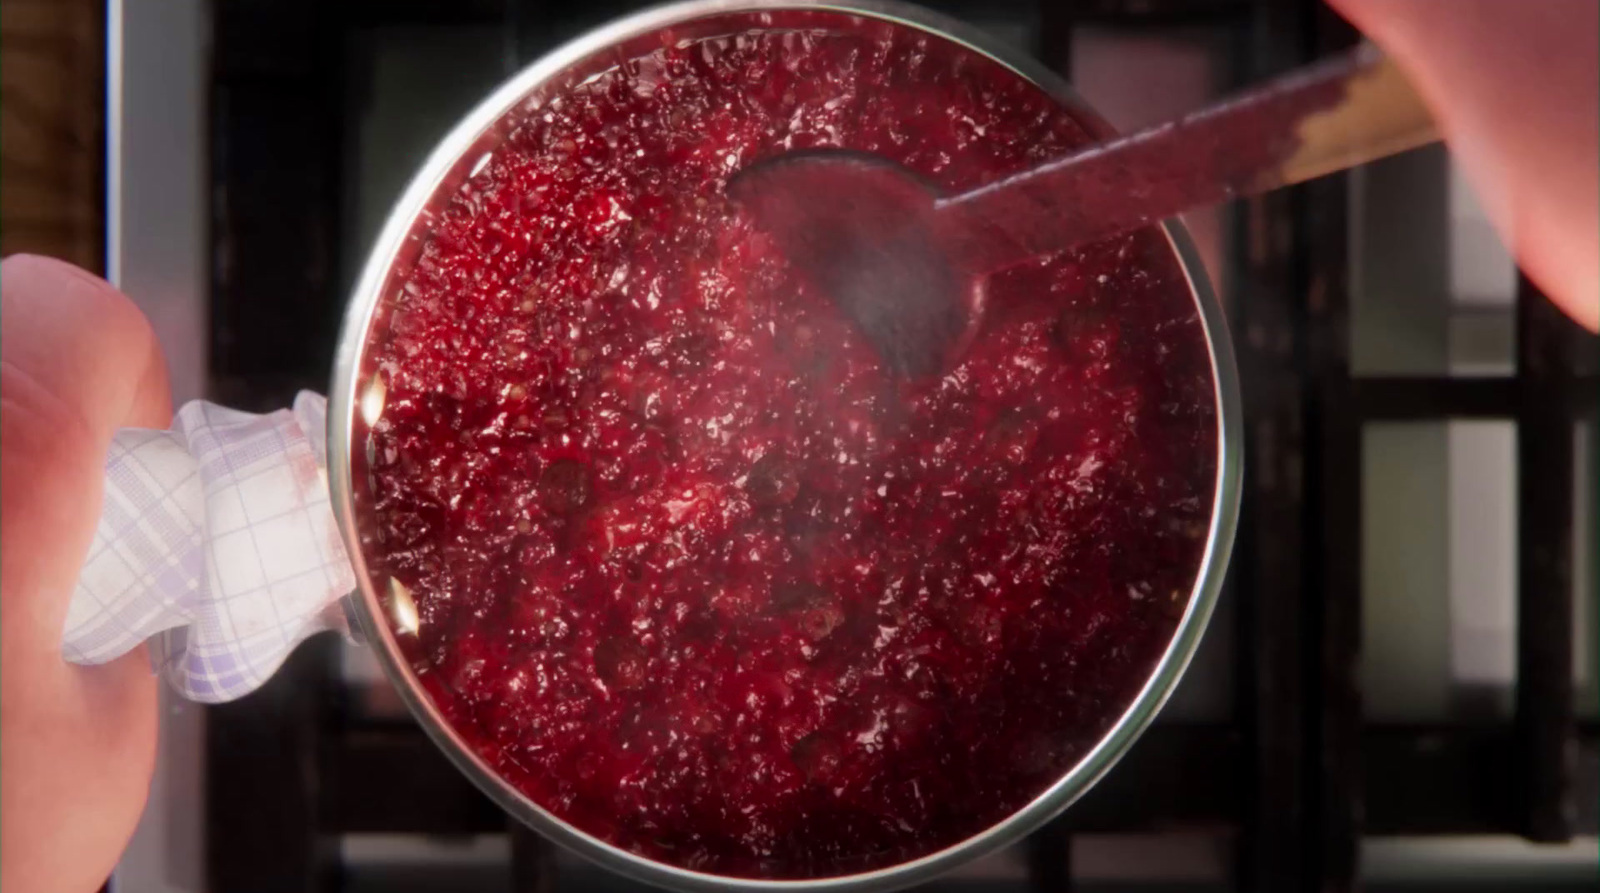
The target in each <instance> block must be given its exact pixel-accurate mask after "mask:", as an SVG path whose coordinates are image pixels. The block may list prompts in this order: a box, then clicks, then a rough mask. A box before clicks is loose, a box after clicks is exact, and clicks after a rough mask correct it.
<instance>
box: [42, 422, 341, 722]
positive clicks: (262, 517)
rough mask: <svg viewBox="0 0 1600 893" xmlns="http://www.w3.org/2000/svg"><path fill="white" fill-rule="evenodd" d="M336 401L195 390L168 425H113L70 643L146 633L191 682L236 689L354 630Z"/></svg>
mask: <svg viewBox="0 0 1600 893" xmlns="http://www.w3.org/2000/svg"><path fill="white" fill-rule="evenodd" d="M326 414H327V401H326V400H325V399H324V398H323V397H321V396H320V395H317V394H312V393H307V392H302V393H301V394H300V395H299V396H298V397H297V398H296V399H295V402H294V409H293V410H287V409H285V410H279V411H278V412H273V413H268V414H266V415H253V414H251V413H244V412H237V411H235V410H231V409H225V408H223V407H221V406H217V405H215V404H212V403H206V402H204V401H199V400H197V401H194V402H192V403H188V404H185V405H184V407H183V408H182V409H180V410H179V411H178V414H177V416H176V417H175V418H174V419H173V424H172V429H171V430H169V431H152V430H147V429H138V428H128V429H124V430H122V431H120V432H118V433H117V435H116V437H115V439H114V440H113V441H112V444H111V452H110V454H109V456H108V457H107V461H106V489H105V501H104V503H103V506H102V508H101V514H100V525H99V527H98V529H96V531H95V536H94V545H93V546H92V547H91V548H90V551H89V559H88V561H87V562H86V563H85V564H84V567H83V574H82V576H80V577H79V579H78V586H77V589H76V591H74V592H73V595H72V603H71V606H70V607H69V609H68V611H67V626H66V632H65V635H64V638H63V642H62V648H61V650H62V653H63V654H64V655H65V657H66V659H67V660H69V661H72V662H73V663H77V664H99V663H105V662H106V661H109V660H112V659H113V658H116V657H119V656H121V655H123V654H126V653H127V652H128V651H131V650H132V649H134V648H137V647H139V646H140V645H141V644H143V643H145V642H147V641H148V642H149V643H150V648H151V654H152V660H153V661H154V663H155V665H156V669H157V671H158V672H159V673H161V675H162V676H163V677H165V678H166V680H167V682H169V683H170V684H171V685H172V686H173V687H174V688H176V689H177V690H178V691H179V692H180V693H182V694H183V695H184V696H185V697H187V698H191V699H193V700H196V701H206V702H218V701H229V700H232V699H234V698H238V697H240V696H242V695H245V694H248V693H249V692H251V691H254V690H255V689H256V688H257V687H259V686H260V685H261V684H262V683H264V682H266V680H267V678H268V677H270V676H271V675H272V674H273V672H274V671H276V670H277V669H278V667H279V665H281V664H282V663H283V660H284V658H286V657H288V655H289V652H290V651H292V650H293V649H294V647H295V646H296V645H298V644H300V642H301V641H302V640H304V639H305V638H306V637H307V636H310V635H312V634H313V633H317V632H321V631H323V630H327V629H340V630H345V629H347V627H346V621H345V617H344V614H343V610H342V608H341V606H340V604H339V598H340V596H342V595H344V594H345V593H347V592H349V591H350V590H351V589H352V588H354V586H355V574H354V572H353V571H352V569H351V567H350V560H349V558H348V556H347V555H346V553H345V549H344V544H343V542H341V541H340V538H339V530H338V527H337V525H336V524H335V523H334V518H333V511H332V509H331V508H330V506H329V502H328V475H327V451H326V439H325V436H324V431H325V430H326V425H325V418H326Z"/></svg>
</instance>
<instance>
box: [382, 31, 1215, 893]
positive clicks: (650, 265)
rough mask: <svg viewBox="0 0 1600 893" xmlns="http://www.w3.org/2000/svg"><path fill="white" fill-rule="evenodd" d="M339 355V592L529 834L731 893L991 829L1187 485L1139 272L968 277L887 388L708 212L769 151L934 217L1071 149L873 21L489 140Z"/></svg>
mask: <svg viewBox="0 0 1600 893" xmlns="http://www.w3.org/2000/svg"><path fill="white" fill-rule="evenodd" d="M515 114H516V115H517V116H518V117H516V118H515V119H514V121H513V122H512V126H511V127H510V129H509V130H508V135H507V137H506V140H505V142H504V144H503V145H502V146H501V147H500V148H499V149H497V150H496V151H495V152H494V154H493V156H492V158H491V159H490V160H488V161H487V163H486V164H485V165H483V166H482V168H481V170H480V171H478V172H477V173H476V174H475V175H474V176H473V177H472V179H471V180H470V182H469V183H468V184H467V185H466V186H464V187H463V188H462V189H461V191H460V192H459V194H457V195H456V196H455V197H454V199H453V202H452V203H451V204H450V205H449V206H448V208H447V209H446V210H444V211H443V213H442V214H441V215H440V216H439V217H438V219H436V220H434V221H432V225H433V227H434V229H433V230H432V231H431V233H429V234H428V235H427V237H426V244H425V246H424V248H423V249H422V251H421V254H420V256H419V258H418V260H417V262H416V264H415V266H414V269H413V270H412V271H411V272H410V273H409V274H408V276H407V278H406V280H405V281H404V284H403V287H401V288H400V289H398V290H397V291H396V293H395V294H394V295H393V297H392V298H390V299H389V300H388V303H387V304H386V305H385V309H384V310H383V311H381V313H380V320H379V329H378V334H376V335H375V336H374V337H375V341H374V343H373V344H372V345H371V349H370V350H371V355H372V357H373V358H374V361H375V363H376V366H377V368H378V369H379V370H380V372H379V374H381V375H383V376H384V377H386V379H387V386H388V389H387V394H388V397H387V404H386V407H385V409H384V411H383V415H382V418H381V419H380V420H379V421H378V422H377V423H376V424H375V425H374V426H373V428H372V431H371V453H370V455H371V457H372V459H371V466H370V469H369V471H370V475H371V480H372V482H373V498H374V502H373V507H372V511H373V515H372V516H373V518H374V519H375V521H376V524H377V530H378V533H379V536H378V539H377V540H375V541H374V543H373V545H372V548H371V551H372V553H373V554H372V556H371V557H372V562H373V566H374V567H375V569H376V571H377V572H378V573H380V574H387V575H392V576H393V577H395V578H396V579H397V580H398V581H399V582H400V583H402V584H403V585H404V586H405V587H407V588H409V590H410V591H411V592H412V594H413V597H414V599H415V602H416V606H417V609H418V613H419V616H420V629H419V631H418V632H417V634H416V635H415V636H411V635H406V636H402V637H401V641H402V647H403V648H404V649H406V652H407V656H408V657H409V659H410V660H411V662H412V665H413V666H414V668H415V670H416V672H417V673H418V674H419V676H420V678H421V680H422V682H423V684H424V685H425V687H426V688H427V690H428V692H429V693H430V695H431V696H432V698H433V699H434V700H435V702H436V703H437V704H438V706H439V708H440V710H441V711H443V713H444V715H445V716H446V717H447V718H448V720H449V722H450V723H452V724H453V725H454V727H455V728H456V729H457V730H458V731H459V732H460V733H461V735H462V736H464V737H465V739H466V740H467V741H468V742H470V744H471V745H472V746H473V747H474V748H475V749H476V750H477V751H478V753H480V754H481V755H482V756H483V758H484V759H485V760H486V761H487V762H488V763H490V764H491V765H492V766H494V767H495V768H496V769H497V770H498V771H499V772H500V773H501V774H502V775H503V776H504V777H505V778H506V779H508V780H509V781H510V782H511V783H512V784H514V785H516V786H517V787H518V788H520V789H521V790H523V791H524V792H526V793H527V795H528V796H529V797H531V798H533V799H534V800H535V801H537V802H538V803H540V804H542V805H543V806H544V807H546V808H547V809H549V810H550V811H551V812H552V813H554V814H555V815H557V816H559V817H561V818H562V819H565V820H567V821H568V822H571V823H572V824H573V825H575V826H577V827H578V828H580V829H582V830H584V831H587V832H588V833H590V834H593V835H595V836H597V837H599V838H602V839H604V840H607V841H609V842H611V843H613V844H615V845H617V846H619V847H622V848H624V849H627V850H630V851H632V852H635V853H638V854H640V855H642V856H645V857H648V858H651V859H655V860H659V861H662V862H666V863H670V864H673V865H678V866H682V867H685V868H690V869H697V870H702V871H707V872H715V873H720V874H727V875H736V876H744V877H768V878H809V877H824V876H831V875H838V874H844V873H853V872H858V871H862V870H867V869H872V868H879V867H884V866H888V865H891V864H894V863H897V862H901V861H905V860H907V859H910V858H914V857H916V856H920V855H923V854H926V853H929V852H932V851H934V850H937V849H940V848H942V847H945V846H948V845H950V844H953V843H956V842H958V841H960V840H962V839H963V838H966V837H968V836H970V835H972V834H974V833H976V832H978V831H981V830H983V829H984V828H986V827H988V826H990V825H992V824H994V823H996V822H998V821H1000V820H1001V819H1003V818H1005V817H1006V816H1007V815H1008V814H1010V813H1012V812H1013V811H1015V810H1016V809H1018V808H1019V807H1021V806H1022V805H1024V804H1025V803H1027V802H1028V801H1029V800H1030V799H1031V798H1033V797H1035V796H1036V795H1038V794H1039V793H1040V792H1041V791H1042V790H1043V789H1044V788H1045V787H1046V786H1047V785H1048V784H1050V783H1051V782H1052V781H1053V780H1055V779H1056V778H1058V777H1060V776H1061V774H1062V773H1064V772H1065V771H1066V770H1067V769H1069V768H1070V767H1071V766H1072V765H1073V764H1074V763H1075V762H1076V761H1077V760H1078V759H1080V758H1081V757H1082V756H1083V755H1084V754H1085V753H1086V751H1087V750H1088V749H1089V748H1090V747H1092V746H1093V745H1094V744H1095V742H1096V741H1097V740H1098V739H1099V738H1100V737H1101V736H1102V735H1103V734H1104V733H1105V732H1106V731H1107V729H1108V728H1109V727H1110V726H1111V724H1112V723H1113V722H1115V720H1116V719H1117V717H1118V716H1119V715H1120V714H1121V713H1122V712H1123V711H1124V710H1125V709H1126V708H1127V707H1128V706H1129V704H1130V703H1131V702H1132V700H1133V698H1134V697H1135V694H1136V692H1137V691H1138V689H1139V688H1140V687H1141V686H1142V685H1143V684H1144V682H1145V681H1146V679H1147V678H1148V676H1149V674H1150V672H1151V670H1152V668H1153V666H1154V664H1155V662H1156V661H1157V660H1158V658H1159V657H1160V655H1161V653H1162V652H1163V650H1164V649H1165V648H1166V647H1167V645H1168V642H1169V640H1170V638H1171V634H1172V631H1173V629H1174V627H1175V623H1176V618H1177V617H1178V616H1179V615H1180V614H1181V613H1182V611H1183V609H1184V608H1185V607H1186V605H1187V603H1188V598H1189V592H1190V590H1191V588H1192V586H1193V584H1194V579H1195V574H1196V570H1197V567H1198V566H1199V562H1200V558H1201V553H1202V550H1203V547H1204V543H1205V538H1206V534H1207V531H1208V528H1209V520H1210V508H1211V503H1212V496H1213V487H1214V483H1215V480H1214V479H1215V470H1216V422H1215V415H1214V414H1215V400H1214V392H1213V384H1212V378H1211V373H1210V363H1209V356H1208V352H1207V348H1206V344H1205V340H1204V334H1203V331H1202V327H1201V324H1200V321H1199V318H1198V315H1197V312H1196V307H1195V304H1194V302H1193V299H1192V297H1191V294H1190V291H1189V289H1188V286H1187V284H1186V281H1185V278H1184V276H1183V275H1182V272H1181V270H1180V268H1179V266H1178V264H1177V262H1176V260H1175V258H1174V256H1173V253H1172V251H1171V249H1170V247H1169V246H1168V244H1167V242H1166V241H1165V239H1164V237H1163V236H1162V235H1161V234H1160V233H1159V232H1157V231H1155V230H1150V231H1145V232H1140V233H1136V234H1134V235H1131V236H1128V237H1124V238H1118V239H1115V240H1113V241H1109V242H1106V243H1103V244H1099V245H1095V246H1092V247H1091V248H1089V249H1087V250H1082V251H1076V252H1073V253H1070V254H1063V255H1061V256H1057V257H1052V258H1047V259H1043V260H1040V261H1038V262H1036V263H1032V264H1029V265H1027V266H1025V267H1022V268H1018V269H1013V270H1010V271H1007V272H1005V273H1002V274H999V275H996V276H994V277H993V278H992V279H991V280H990V282H989V283H988V300H989V315H988V316H987V318H986V320H985V322H984V328H983V331H982V332H981V334H980V335H979V336H978V337H977V339H976V340H975V342H974V343H973V345H972V347H971V349H970V350H969V352H968V353H967V354H966V356H965V358H964V359H963V360H962V361H961V362H960V364H959V365H958V366H956V367H954V368H952V369H950V370H949V371H948V374H944V375H943V376H942V377H935V378H933V379H932V380H923V381H905V380H900V379H897V378H896V377H894V376H892V375H890V374H889V373H888V372H887V371H886V369H885V367H884V366H883V365H882V364H881V363H880V362H879V360H878V358H877V356H875V355H874V353H873V352H872V350H871V348H870V346H869V345H868V344H866V343H865V342H864V340H863V338H862V337H861V336H860V335H859V334H858V333H857V332H856V331H854V330H853V329H852V327H851V325H850V324H849V323H848V322H847V321H846V320H845V319H844V318H843V316H842V315H841V314H840V312H839V311H838V310H837V309H836V308H835V307H834V306H833V305H832V304H831V303H830V302H829V301H828V300H827V299H826V298H825V296H822V295H820V294H817V293H814V292H812V291H810V290H808V288H807V287H806V286H805V285H804V284H803V283H801V282H799V281H798V280H797V279H796V277H795V276H794V275H793V274H792V272H791V270H790V269H789V267H788V266H787V265H786V263H785V260H784V258H783V257H782V256H781V255H780V254H779V253H778V252H777V251H776V249H775V247H774V245H773V243H772V241H771V240H770V238H768V237H767V236H765V235H764V234H763V233H761V232H759V231H757V230H756V229H755V228H754V227H753V226H752V224H751V222H750V220H749V218H748V217H747V216H745V215H744V214H742V213H741V211H740V209H739V208H737V207H734V206H733V205H732V204H731V203H730V202H729V201H728V200H727V199H726V198H725V197H724V193H723V189H724V184H725V182H726V180H727V178H728V177H729V176H730V175H731V174H733V173H734V172H735V171H737V170H739V169H740V167H741V166H743V165H746V164H749V163H751V162H752V161H755V160H758V159H761V158H764V157H768V156H771V155H773V154H775V153H780V152H783V151H785V150H789V149H798V148H803V147H812V146H843V147H849V148H854V149H861V150H866V151H870V152H876V153H880V154H882V155H884V156H887V157H889V158H892V159H894V160H895V161H898V162H901V163H903V164H905V165H908V166H909V167H911V168H912V169H914V170H916V171H919V172H921V173H922V174H924V175H926V176H927V177H929V178H931V179H932V180H933V181H934V182H937V183H939V184H942V186H944V187H945V188H948V189H951V190H956V189H963V188H968V187H972V186H974V185H976V184H979V183H983V182H985V181H989V180H993V179H995V178H997V177H999V176H1001V175H1004V174H1006V173H1008V172H1011V171H1016V170H1018V169H1021V168H1025V167H1027V166H1029V165H1031V164H1033V163H1036V162H1038V161H1040V160H1041V159H1046V158H1050V157H1053V156H1058V155H1060V154H1062V153H1064V152H1066V151H1068V150H1070V149H1072V148H1074V147H1076V146H1079V145H1082V144H1084V143H1086V142H1088V141H1089V139H1090V138H1089V136H1088V133H1087V132H1086V130H1085V129H1084V128H1083V127H1082V126H1080V124H1079V123H1078V122H1077V121H1075V120H1074V119H1073V118H1072V117H1071V116H1070V115H1069V114H1068V113H1067V112H1065V111H1063V110H1062V109H1061V108H1060V107H1059V106H1058V105H1057V104H1055V103H1054V102H1052V101H1051V100H1050V99H1049V97H1047V96H1046V95H1045V94H1043V93H1042V92H1041V91H1040V90H1039V89H1037V88H1036V87H1034V86H1032V85H1030V84H1029V83H1027V82H1025V81H1024V80H1023V79H1021V78H1020V77H1018V76H1017V75H1016V74H1014V73H1012V72H1010V71H1009V70H1007V69H1004V68H1002V67H1001V66H999V65H997V64H994V63H992V62H989V61H987V60H985V59H982V58H979V57H976V56H975V55H973V54H971V53H969V52H967V51H964V50H961V49H960V48H958V47H956V46H954V45H952V44H949V43H946V42H943V41H941V40H938V39H936V38H930V37H925V36H921V35H918V34H915V33H913V32H910V31H909V30H906V29H899V28H896V29H888V28H885V29H883V30H881V31H879V32H872V33H868V32H862V31H856V32H855V33H852V34H842V33H831V32H825V31H821V30H817V31H810V30H801V31H788V32H777V31H771V32H765V33H752V34H747V35H744V36H737V37H728V38H719V39H711V40H703V41H689V42H684V43H681V44H677V45H673V46H669V47H667V48H665V49H661V50H659V51H656V52H652V53H650V54H648V55H645V56H642V57H640V58H636V59H634V60H632V61H630V62H627V63H626V64H624V65H622V66H621V67H619V68H616V69H614V70H611V71H608V72H606V73H604V74H602V75H600V76H598V77H596V78H593V79H590V80H589V81H586V82H584V83H582V84H581V85H578V86H575V87H573V88H571V89H570V90H568V91H567V92H565V93H564V94H563V95H561V96H559V97H558V98H552V99H548V100H546V101H543V102H541V103H537V104H535V103H528V104H525V105H524V106H522V107H521V108H520V109H519V111H518V112H516V113H515Z"/></svg>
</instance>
